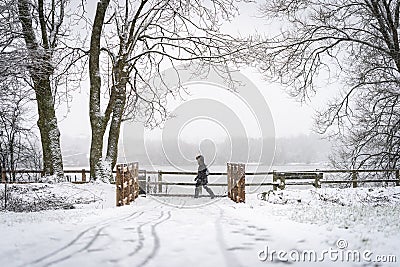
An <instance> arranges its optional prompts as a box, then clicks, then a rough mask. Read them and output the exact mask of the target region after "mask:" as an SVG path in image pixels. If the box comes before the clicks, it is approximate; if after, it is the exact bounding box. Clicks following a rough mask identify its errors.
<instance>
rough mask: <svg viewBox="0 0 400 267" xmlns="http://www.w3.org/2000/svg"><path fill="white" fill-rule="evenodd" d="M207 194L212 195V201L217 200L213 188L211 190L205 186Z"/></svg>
mask: <svg viewBox="0 0 400 267" xmlns="http://www.w3.org/2000/svg"><path fill="white" fill-rule="evenodd" d="M204 187H205V189H206V191H207V193H209V194H210V197H211V199H213V198H215V195H214V192H213V191H212V190H211V188H209V187H208V186H204Z"/></svg>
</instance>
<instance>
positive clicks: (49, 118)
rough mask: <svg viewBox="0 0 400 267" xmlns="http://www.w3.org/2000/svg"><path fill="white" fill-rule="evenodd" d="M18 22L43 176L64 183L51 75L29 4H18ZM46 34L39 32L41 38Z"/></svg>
mask: <svg viewBox="0 0 400 267" xmlns="http://www.w3.org/2000/svg"><path fill="white" fill-rule="evenodd" d="M18 18H19V20H20V22H21V26H22V33H23V37H24V40H25V44H26V48H27V51H28V55H29V61H30V62H28V67H29V72H30V76H31V79H32V81H33V87H34V90H35V94H36V101H37V106H38V115H39V120H38V126H39V130H40V137H41V142H42V149H43V168H44V171H45V174H47V175H55V176H56V181H58V182H59V181H64V179H65V178H64V171H63V162H62V155H61V148H60V132H59V130H58V126H57V118H56V115H55V109H54V101H53V95H52V91H51V84H50V77H51V74H52V73H53V72H54V69H53V67H52V64H51V57H50V56H49V54H48V53H49V52H48V51H46V49H44V48H43V47H40V46H39V43H38V41H37V40H36V35H35V30H34V29H33V26H32V16H31V12H30V2H29V1H27V0H18ZM45 34H47V33H45V32H42V35H45Z"/></svg>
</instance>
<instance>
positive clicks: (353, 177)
mask: <svg viewBox="0 0 400 267" xmlns="http://www.w3.org/2000/svg"><path fill="white" fill-rule="evenodd" d="M352 180H353V188H356V187H357V172H356V171H353V172H352Z"/></svg>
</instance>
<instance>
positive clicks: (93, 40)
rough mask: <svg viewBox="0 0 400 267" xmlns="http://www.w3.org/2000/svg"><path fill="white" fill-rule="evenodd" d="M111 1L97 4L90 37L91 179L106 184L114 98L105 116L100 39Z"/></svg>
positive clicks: (104, 0)
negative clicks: (107, 141) (106, 139)
mask: <svg viewBox="0 0 400 267" xmlns="http://www.w3.org/2000/svg"><path fill="white" fill-rule="evenodd" d="M109 3H110V0H101V1H100V2H98V3H97V8H96V15H95V19H94V22H93V28H92V34H91V37H90V54H89V78H90V96H89V116H90V125H91V128H92V139H91V144H90V177H91V179H93V180H97V179H100V180H102V181H104V182H107V181H109V178H110V177H107V176H106V173H105V168H104V167H105V162H104V160H103V137H104V133H105V130H106V127H107V123H108V120H109V118H110V114H111V106H112V102H113V96H112V95H111V98H110V101H109V103H108V105H107V109H106V111H105V113H104V115H102V114H101V110H100V97H101V94H100V91H101V77H100V67H99V59H100V38H101V33H102V30H103V24H104V17H105V14H106V10H107V7H108V5H109Z"/></svg>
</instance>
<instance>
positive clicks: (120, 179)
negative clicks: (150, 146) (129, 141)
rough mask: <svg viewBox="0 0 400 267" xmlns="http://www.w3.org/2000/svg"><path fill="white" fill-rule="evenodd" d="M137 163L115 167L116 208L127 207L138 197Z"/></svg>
mask: <svg viewBox="0 0 400 267" xmlns="http://www.w3.org/2000/svg"><path fill="white" fill-rule="evenodd" d="M138 177H139V163H138V162H133V163H127V164H118V165H117V176H116V178H115V185H116V187H117V194H116V195H117V206H123V205H129V204H130V203H131V201H134V200H135V199H136V198H137V197H138V195H139V183H138Z"/></svg>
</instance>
